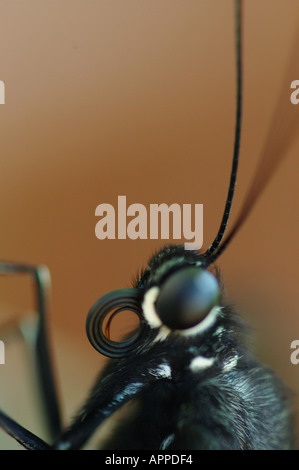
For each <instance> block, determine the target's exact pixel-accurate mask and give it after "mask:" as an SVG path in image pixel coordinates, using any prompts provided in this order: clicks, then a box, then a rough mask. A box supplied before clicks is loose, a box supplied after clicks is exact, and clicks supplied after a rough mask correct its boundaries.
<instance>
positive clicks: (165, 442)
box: [160, 434, 175, 450]
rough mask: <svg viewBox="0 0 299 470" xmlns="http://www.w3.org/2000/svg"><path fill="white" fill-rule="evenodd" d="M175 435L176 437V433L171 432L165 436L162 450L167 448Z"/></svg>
mask: <svg viewBox="0 0 299 470" xmlns="http://www.w3.org/2000/svg"><path fill="white" fill-rule="evenodd" d="M174 437H175V436H174V434H170V435H169V436H167V437H165V439H164V441H163V442H162V444H161V446H160V450H165V449H167V447H168V446H169V444H171V443H172V441H173V440H174Z"/></svg>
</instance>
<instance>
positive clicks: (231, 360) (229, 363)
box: [223, 354, 239, 372]
mask: <svg viewBox="0 0 299 470" xmlns="http://www.w3.org/2000/svg"><path fill="white" fill-rule="evenodd" d="M238 360H239V356H238V355H237V354H236V356H234V357H231V358H229V359H228V361H226V362H225V363H224V366H223V371H224V372H229V371H230V370H232V369H234V368H235V367H236V365H237V364H238Z"/></svg>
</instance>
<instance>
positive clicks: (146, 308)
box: [142, 286, 222, 341]
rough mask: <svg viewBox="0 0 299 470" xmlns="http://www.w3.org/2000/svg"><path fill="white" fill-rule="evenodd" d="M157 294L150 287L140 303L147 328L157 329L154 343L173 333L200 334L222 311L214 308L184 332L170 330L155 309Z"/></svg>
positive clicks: (155, 289)
mask: <svg viewBox="0 0 299 470" xmlns="http://www.w3.org/2000/svg"><path fill="white" fill-rule="evenodd" d="M159 292H160V290H159V288H158V287H157V286H155V287H152V288H151V289H149V290H148V291H147V292H146V294H145V296H144V300H143V303H142V310H143V314H144V317H145V319H146V321H147V322H148V324H149V326H150V327H151V328H159V333H158V334H157V336H156V338H155V340H154V341H163V340H164V339H166V338H167V336H168V335H169V334H170V333H175V334H177V335H181V336H194V335H197V334H198V333H202V332H203V331H205V330H207V329H209V328H210V327H211V326H212V325H213V324H214V323H215V321H216V318H217V317H218V315H219V314H220V313H221V310H222V308H221V307H219V306H215V307H213V308H212V310H211V311H210V312H209V313H208V315H207V316H206V317H205V318H204V319H203V320H202V321H201V322H199V323H198V324H197V325H195V326H192V327H191V328H187V329H185V330H171V329H170V328H168V327H167V326H165V325H163V323H162V321H161V319H160V318H159V316H158V315H157V312H156V309H155V302H156V300H157V298H158V295H159Z"/></svg>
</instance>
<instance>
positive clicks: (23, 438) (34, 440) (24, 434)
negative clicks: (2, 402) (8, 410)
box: [0, 411, 51, 450]
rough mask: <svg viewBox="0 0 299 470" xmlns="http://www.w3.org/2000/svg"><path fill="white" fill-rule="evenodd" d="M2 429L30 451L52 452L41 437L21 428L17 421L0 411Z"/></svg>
mask: <svg viewBox="0 0 299 470" xmlns="http://www.w3.org/2000/svg"><path fill="white" fill-rule="evenodd" d="M0 427H1V428H2V429H4V431H6V432H7V434H9V435H10V436H12V437H13V438H14V439H15V440H16V441H17V442H19V443H20V444H21V445H22V446H23V447H25V449H28V450H51V447H50V446H49V445H48V444H46V442H44V441H42V440H41V439H40V438H39V437H37V436H36V435H35V434H32V432H30V431H27V429H25V428H23V426H20V425H19V424H18V423H17V422H16V421H14V420H13V419H11V418H10V417H9V416H7V415H6V414H5V413H3V411H0Z"/></svg>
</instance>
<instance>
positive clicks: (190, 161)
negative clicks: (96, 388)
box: [0, 0, 299, 448]
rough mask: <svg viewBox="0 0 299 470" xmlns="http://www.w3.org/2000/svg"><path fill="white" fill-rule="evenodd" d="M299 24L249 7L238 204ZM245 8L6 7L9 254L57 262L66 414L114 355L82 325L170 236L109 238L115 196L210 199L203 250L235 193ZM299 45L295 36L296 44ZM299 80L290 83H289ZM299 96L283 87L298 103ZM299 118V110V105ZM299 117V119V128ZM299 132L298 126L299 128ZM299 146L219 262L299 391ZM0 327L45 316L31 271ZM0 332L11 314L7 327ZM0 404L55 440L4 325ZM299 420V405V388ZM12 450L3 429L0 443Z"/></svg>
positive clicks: (282, 372) (1, 17) (55, 314)
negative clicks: (99, 226) (105, 355)
mask: <svg viewBox="0 0 299 470" xmlns="http://www.w3.org/2000/svg"><path fill="white" fill-rule="evenodd" d="M298 27H299V5H298V3H296V2H293V1H292V0H271V2H270V0H251V1H250V2H249V1H247V2H245V8H244V115H243V116H244V118H243V128H242V145H241V160H240V167H239V174H238V183H237V191H236V200H235V204H234V205H233V213H232V217H231V222H232V221H233V220H234V218H235V217H236V214H237V213H238V209H239V208H240V206H241V204H242V199H243V197H244V195H245V192H246V190H247V188H248V187H249V185H250V181H251V177H252V175H253V172H254V169H255V167H256V164H257V162H258V160H259V158H260V156H261V151H262V147H263V143H264V141H265V139H266V135H267V132H268V129H269V126H270V123H271V119H272V116H273V113H274V109H275V104H276V101H277V97H278V94H279V91H280V86H281V81H282V77H283V75H284V73H285V70H286V69H287V63H288V57H289V53H290V51H291V49H292V48H293V46H294V40H295V31H296V29H298ZM234 41H235V37H234V10H233V2H231V1H226V2H223V1H222V0H214V1H213V2H209V1H207V0H202V1H201V0H188V1H187V2H182V1H178V0H162V1H159V2H155V1H148V2H140V1H138V0H126V1H121V0H115V1H113V2H110V1H108V0H101V1H95V0H94V1H93V0H87V1H85V2H83V1H82V0H81V1H78V0H72V1H70V0H59V1H58V0H52V1H49V0H48V1H44V2H39V1H37V0H28V1H27V2H19V1H15V0H11V1H10V2H2V3H1V5H0V57H1V68H0V74H1V75H0V79H1V80H3V81H4V83H5V93H6V96H5V98H6V103H5V105H2V106H0V119H1V134H0V135H1V171H0V194H1V197H0V217H1V230H0V247H1V249H0V253H1V258H3V259H5V260H15V261H22V262H29V263H34V264H39V263H43V264H46V265H47V266H48V267H49V268H50V270H51V275H52V298H51V312H50V318H49V322H50V327H51V339H52V342H53V354H54V358H55V363H56V371H57V376H58V383H59V390H60V396H61V401H62V406H63V413H64V420H65V422H66V423H67V422H69V419H70V416H72V415H73V414H74V412H75V411H76V409H77V408H78V407H79V406H80V404H81V402H82V400H83V399H84V397H85V396H86V395H87V392H88V389H89V388H90V385H91V384H92V380H93V378H94V377H95V375H96V374H97V372H98V370H99V368H100V367H101V366H102V364H103V359H102V358H101V357H100V356H99V355H98V353H97V352H96V351H95V350H93V348H92V347H91V346H90V344H89V342H88V340H87V338H86V335H85V320H86V315H87V312H88V310H89V308H90V306H91V305H92V304H93V302H94V301H95V300H96V299H97V298H99V297H100V296H101V295H102V294H104V293H106V292H108V291H110V290H113V289H117V288H122V287H127V286H130V285H131V280H132V278H133V277H134V275H135V273H136V272H137V271H138V270H139V269H140V268H141V267H143V266H144V265H145V264H146V261H147V260H148V258H149V256H150V255H151V254H152V252H153V251H154V250H156V249H157V248H159V247H160V246H161V245H163V244H164V241H163V242H161V241H157V240H137V241H132V240H129V239H127V240H104V241H100V240H98V239H97V238H96V237H95V233H94V229H95V225H96V222H97V220H98V219H97V218H96V217H95V209H96V207H97V205H99V204H101V203H110V204H113V205H114V207H117V197H118V195H126V196H127V203H128V205H129V204H132V203H135V202H137V203H141V204H144V205H145V206H146V207H149V204H153V203H162V202H164V203H166V204H171V203H174V202H176V203H179V204H181V205H182V204H187V203H188V204H195V203H202V204H203V206H204V248H207V247H208V246H209V244H210V243H211V241H212V240H213V237H214V236H215V235H216V232H217V230H218V226H219V223H220V220H221V217H222V211H223V208H224V203H225V198H226V192H227V187H228V181H229V175H230V167H231V158H232V152H233V141H234V122H235V79H236V77H235V42H234ZM298 46H299V44H298ZM295 79H299V76H293V77H291V80H295ZM288 94H289V93H288V91H287V96H288ZM298 118H299V107H298ZM298 122H299V121H298ZM298 137H299V136H298ZM298 150H299V138H298V139H297V140H295V142H294V145H293V146H292V147H291V148H290V149H289V150H288V151H287V154H286V158H285V159H284V161H283V163H282V165H281V166H280V168H279V170H278V171H277V172H276V174H275V176H274V178H273V179H272V181H271V183H270V184H269V186H268V187H267V189H266V190H265V192H264V193H263V195H262V196H261V198H260V199H259V201H258V204H257V206H256V207H255V209H254V211H253V213H252V214H251V215H250V217H249V218H248V220H247V221H246V223H245V225H244V226H243V227H242V229H241V230H240V232H239V233H238V235H237V236H236V238H235V239H234V241H233V242H232V244H231V245H230V247H229V248H228V249H227V250H226V251H225V253H224V254H223V255H222V256H221V258H219V261H218V265H219V266H220V267H221V270H222V272H223V275H224V277H225V280H226V289H227V297H228V298H229V299H232V301H233V303H234V304H235V305H236V306H237V308H238V309H239V310H241V311H242V312H243V314H244V318H245V319H246V321H247V322H248V323H249V325H250V326H252V328H253V329H254V330H255V331H254V335H253V338H254V340H253V343H254V348H255V350H256V352H257V355H258V357H259V358H260V359H261V361H263V362H265V363H267V364H269V365H270V366H271V367H272V368H273V369H274V370H275V371H276V372H277V374H278V375H279V376H280V377H281V378H282V379H283V380H284V381H285V383H286V384H287V385H288V386H289V387H290V388H291V390H293V391H294V392H295V394H298V393H299V365H297V366H296V365H293V364H291V362H290V354H291V349H290V344H291V342H292V341H293V340H295V339H299V314H298V313H299V312H298V289H297V286H298V281H299V276H298V271H299V270H298V262H299V260H298V249H297V243H298V226H299V225H298ZM0 298H1V301H0V322H1V315H2V318H5V319H6V318H7V315H10V314H11V315H12V316H13V315H14V314H15V312H26V311H27V310H30V309H32V308H33V296H32V292H31V285H30V280H29V279H27V278H24V277H14V278H12V277H10V278H9V279H6V278H4V277H3V276H2V277H1V279H0ZM0 324H1V323H0ZM1 338H3V340H4V341H5V345H6V364H5V365H1V366H0V377H1V379H0V380H1V390H0V404H1V407H2V408H3V409H5V410H6V411H7V412H9V413H10V414H11V415H12V416H13V417H14V418H15V419H17V420H18V421H20V422H21V423H22V424H23V425H25V426H27V427H29V428H30V429H31V430H32V431H33V432H36V433H37V434H39V435H41V436H43V430H42V428H41V425H40V423H39V417H38V412H37V409H36V406H35V399H34V398H33V397H34V395H32V391H31V386H30V384H31V382H30V371H29V369H28V364H27V361H26V358H25V356H24V351H23V349H22V346H21V345H19V344H15V343H18V342H15V340H14V338H13V336H12V335H11V333H8V332H7V331H4V332H3V335H2V336H1V330H0V339H1ZM295 406H296V411H297V414H298V412H299V400H298V399H297V398H296V395H295ZM13 447H14V443H13V442H12V441H11V440H10V439H9V438H7V437H6V436H4V434H3V433H1V434H0V448H13Z"/></svg>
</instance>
